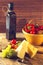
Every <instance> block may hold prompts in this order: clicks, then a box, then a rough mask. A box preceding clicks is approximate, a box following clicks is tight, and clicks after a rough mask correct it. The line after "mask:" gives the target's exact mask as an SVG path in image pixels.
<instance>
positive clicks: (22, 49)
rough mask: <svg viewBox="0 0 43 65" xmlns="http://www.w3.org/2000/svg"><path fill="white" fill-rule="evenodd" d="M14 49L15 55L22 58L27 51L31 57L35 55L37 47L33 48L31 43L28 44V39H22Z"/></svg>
mask: <svg viewBox="0 0 43 65" xmlns="http://www.w3.org/2000/svg"><path fill="white" fill-rule="evenodd" d="M15 51H17V53H18V54H17V56H18V57H19V58H24V56H25V53H28V54H29V56H30V57H31V58H33V57H34V56H35V55H36V53H37V51H38V49H37V48H35V47H34V46H33V45H32V44H30V43H29V42H28V41H26V40H23V41H22V42H21V44H20V45H19V47H18V48H17V49H16V50H15Z"/></svg>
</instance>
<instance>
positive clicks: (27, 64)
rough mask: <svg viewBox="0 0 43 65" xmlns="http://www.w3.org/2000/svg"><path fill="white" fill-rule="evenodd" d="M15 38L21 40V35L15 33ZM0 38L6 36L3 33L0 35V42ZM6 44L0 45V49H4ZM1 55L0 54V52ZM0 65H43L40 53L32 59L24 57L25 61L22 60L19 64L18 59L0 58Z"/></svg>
mask: <svg viewBox="0 0 43 65" xmlns="http://www.w3.org/2000/svg"><path fill="white" fill-rule="evenodd" d="M16 36H17V38H19V39H23V38H24V37H23V35H22V34H21V33H17V34H16ZM1 38H6V34H5V33H0V40H1ZM6 45H7V44H5V43H2V45H1V43H0V47H2V46H3V47H4V46H6ZM0 53H1V52H0ZM0 65H43V54H41V53H37V54H36V56H35V57H34V58H32V59H31V58H29V57H25V59H24V60H23V62H21V61H20V60H19V59H16V60H14V59H7V58H1V57H0Z"/></svg>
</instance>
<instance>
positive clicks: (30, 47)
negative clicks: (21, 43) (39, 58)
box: [26, 43, 38, 58]
mask: <svg viewBox="0 0 43 65" xmlns="http://www.w3.org/2000/svg"><path fill="white" fill-rule="evenodd" d="M37 51H38V49H37V48H36V47H34V46H33V45H32V44H30V43H29V44H28V50H27V51H26V52H27V53H28V54H29V56H30V57H31V58H33V57H34V56H35V55H36V53H37Z"/></svg>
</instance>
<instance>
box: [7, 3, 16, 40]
mask: <svg viewBox="0 0 43 65" xmlns="http://www.w3.org/2000/svg"><path fill="white" fill-rule="evenodd" d="M13 6H14V4H13V3H9V4H8V13H7V15H6V38H7V39H8V40H12V39H15V38H16V14H15V12H14V11H13Z"/></svg>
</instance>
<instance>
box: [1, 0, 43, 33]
mask: <svg viewBox="0 0 43 65" xmlns="http://www.w3.org/2000/svg"><path fill="white" fill-rule="evenodd" d="M9 2H14V3H15V7H14V11H15V13H16V16H17V20H16V22H17V25H16V28H17V31H18V32H21V29H22V27H23V26H24V25H25V24H26V23H27V22H29V20H30V19H34V18H36V19H38V20H39V22H40V24H41V23H42V22H43V0H0V32H5V31H6V26H5V23H6V16H5V14H4V13H3V10H2V8H3V6H5V7H7V8H8V6H7V4H8V3H9ZM40 20H41V21H40ZM34 22H36V21H34ZM20 25H21V26H20Z"/></svg>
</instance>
